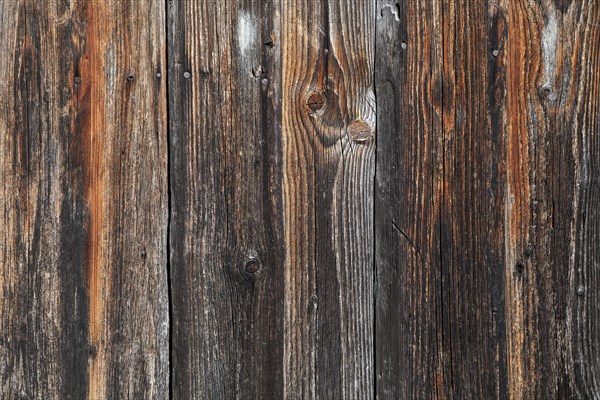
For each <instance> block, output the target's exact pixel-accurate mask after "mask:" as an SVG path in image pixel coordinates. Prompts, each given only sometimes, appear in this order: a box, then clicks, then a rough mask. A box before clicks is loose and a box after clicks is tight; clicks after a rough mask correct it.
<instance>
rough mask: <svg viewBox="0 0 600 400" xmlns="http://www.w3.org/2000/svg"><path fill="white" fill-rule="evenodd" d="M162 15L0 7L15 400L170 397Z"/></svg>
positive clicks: (0, 130) (136, 7)
mask: <svg viewBox="0 0 600 400" xmlns="http://www.w3.org/2000/svg"><path fill="white" fill-rule="evenodd" d="M147 5H148V3H146V2H143V3H142V2H124V3H103V2H102V3H101V2H90V3H87V4H86V3H81V2H75V3H71V4H68V3H66V2H54V1H48V2H38V1H30V0H27V1H18V2H12V3H11V2H2V3H1V5H0V10H1V12H0V15H1V17H2V19H3V21H5V22H3V23H2V28H1V30H0V32H1V35H0V36H1V37H0V39H1V42H2V46H3V48H2V49H1V50H2V57H0V59H1V61H0V68H1V71H2V77H3V80H4V82H3V84H2V86H1V89H0V90H1V91H2V92H1V97H2V98H3V99H7V101H6V102H5V101H3V102H2V108H1V113H0V147H1V149H2V150H1V157H2V159H1V162H0V168H1V171H2V172H1V174H0V176H1V177H0V180H1V187H2V189H1V192H0V199H1V200H0V201H1V208H2V213H0V215H1V217H0V218H1V222H0V225H1V226H3V227H4V228H5V229H3V230H2V239H1V240H0V254H1V256H0V257H1V259H2V263H1V269H0V283H1V287H2V297H1V300H0V323H1V329H2V330H1V335H0V376H1V377H2V378H1V381H0V397H2V398H5V399H16V398H19V399H42V398H44V399H49V398H56V399H67V398H73V399H82V398H89V399H102V398H125V397H128V398H164V397H166V396H168V373H169V366H168V324H169V321H168V298H167V279H166V278H167V270H166V254H167V252H166V250H167V249H166V242H165V240H166V233H167V232H166V227H167V217H168V214H167V211H168V209H167V200H168V197H167V186H166V184H167V168H166V167H167V164H166V161H167V142H166V93H165V90H164V89H165V83H164V79H161V78H158V77H157V73H159V72H161V71H162V70H164V61H165V60H164V57H163V51H162V49H163V45H164V34H163V32H164V29H165V26H164V21H165V18H164V8H161V7H147ZM141 21H144V23H143V24H142V23H141ZM116 38H118V40H117V39H116Z"/></svg>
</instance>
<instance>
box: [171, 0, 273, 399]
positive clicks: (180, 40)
mask: <svg viewBox="0 0 600 400" xmlns="http://www.w3.org/2000/svg"><path fill="white" fill-rule="evenodd" d="M279 13H280V3H279V2H278V1H277V0H274V1H262V2H259V1H251V0H248V1H240V2H234V3H231V2H213V1H208V2H202V1H200V2H196V1H191V2H190V1H183V0H181V1H175V2H172V4H170V6H169V17H168V18H169V22H168V24H169V42H168V46H169V105H170V108H169V112H170V154H171V156H170V157H171V168H170V170H171V218H172V220H171V228H170V232H171V239H170V247H171V263H170V265H171V288H172V300H173V303H172V307H173V308H172V310H173V327H172V345H173V354H172V362H173V364H172V368H173V370H172V385H173V396H174V397H175V398H205V399H220V398H223V399H237V398H248V399H255V398H256V399H260V398H264V399H270V398H273V399H276V398H282V396H283V382H284V379H283V371H282V368H281V364H282V359H283V328H282V327H283V301H284V295H283V274H284V270H283V268H284V251H283V218H282V216H283V211H282V210H283V204H282V184H281V182H282V170H281V165H282V164H281V160H282V156H281V154H282V150H281V147H282V145H281V122H280V121H281V117H280V115H281V68H280V52H281V28H280V25H279V21H280V17H279V15H280V14H279Z"/></svg>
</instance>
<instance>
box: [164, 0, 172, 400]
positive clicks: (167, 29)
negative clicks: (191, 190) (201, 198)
mask: <svg viewBox="0 0 600 400" xmlns="http://www.w3.org/2000/svg"><path fill="white" fill-rule="evenodd" d="M172 5H173V0H165V32H164V33H165V41H166V46H165V54H164V59H165V65H166V68H165V71H164V76H165V93H166V98H167V101H166V108H167V110H166V112H167V125H166V126H167V238H166V241H167V243H166V247H167V294H168V299H167V301H168V308H169V337H168V341H169V377H168V378H169V387H168V393H169V399H172V398H173V294H172V291H171V287H172V285H171V217H172V209H171V208H172V204H171V114H170V106H171V96H170V91H169V81H170V78H171V77H170V73H169V72H170V68H169V63H170V58H169V55H170V54H169V38H170V34H171V32H170V25H169V20H170V19H169V6H172Z"/></svg>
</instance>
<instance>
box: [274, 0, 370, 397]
mask: <svg viewBox="0 0 600 400" xmlns="http://www.w3.org/2000/svg"><path fill="white" fill-rule="evenodd" d="M373 16H374V3H373V2H370V1H358V2H354V3H353V4H350V3H347V2H345V1H322V2H304V3H302V2H300V3H297V4H293V5H292V4H288V5H287V7H284V8H283V11H282V31H283V44H282V46H283V48H282V68H283V74H282V83H283V92H282V96H283V103H282V104H283V105H282V136H283V162H284V169H283V185H284V188H283V198H284V220H285V245H286V246H285V249H286V258H285V326H284V364H283V368H284V390H285V392H284V395H285V397H286V398H290V399H301V398H347V399H367V398H372V397H373V395H374V381H373V374H374V366H373V361H374V359H373V335H374V331H373V278H374V276H373V177H374V160H375V158H374V156H375V154H374V150H375V139H374V134H375V97H374V92H373V88H374V82H373V66H374V64H373V62H374V43H373V40H372V38H373V37H374V28H375V26H374V22H375V21H374V18H373ZM315 95H316V96H317V98H321V99H322V103H323V104H322V106H321V107H318V109H316V110H315V107H310V105H311V103H312V102H311V101H310V99H311V97H313V96H315ZM313 99H314V97H313ZM317 104H319V103H317ZM307 106H309V107H307Z"/></svg>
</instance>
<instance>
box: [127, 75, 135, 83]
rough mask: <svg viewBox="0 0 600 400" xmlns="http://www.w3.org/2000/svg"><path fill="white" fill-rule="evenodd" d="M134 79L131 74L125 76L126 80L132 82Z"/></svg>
mask: <svg viewBox="0 0 600 400" xmlns="http://www.w3.org/2000/svg"><path fill="white" fill-rule="evenodd" d="M134 79H135V77H134V76H133V75H129V76H128V77H127V82H133V80H134Z"/></svg>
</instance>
